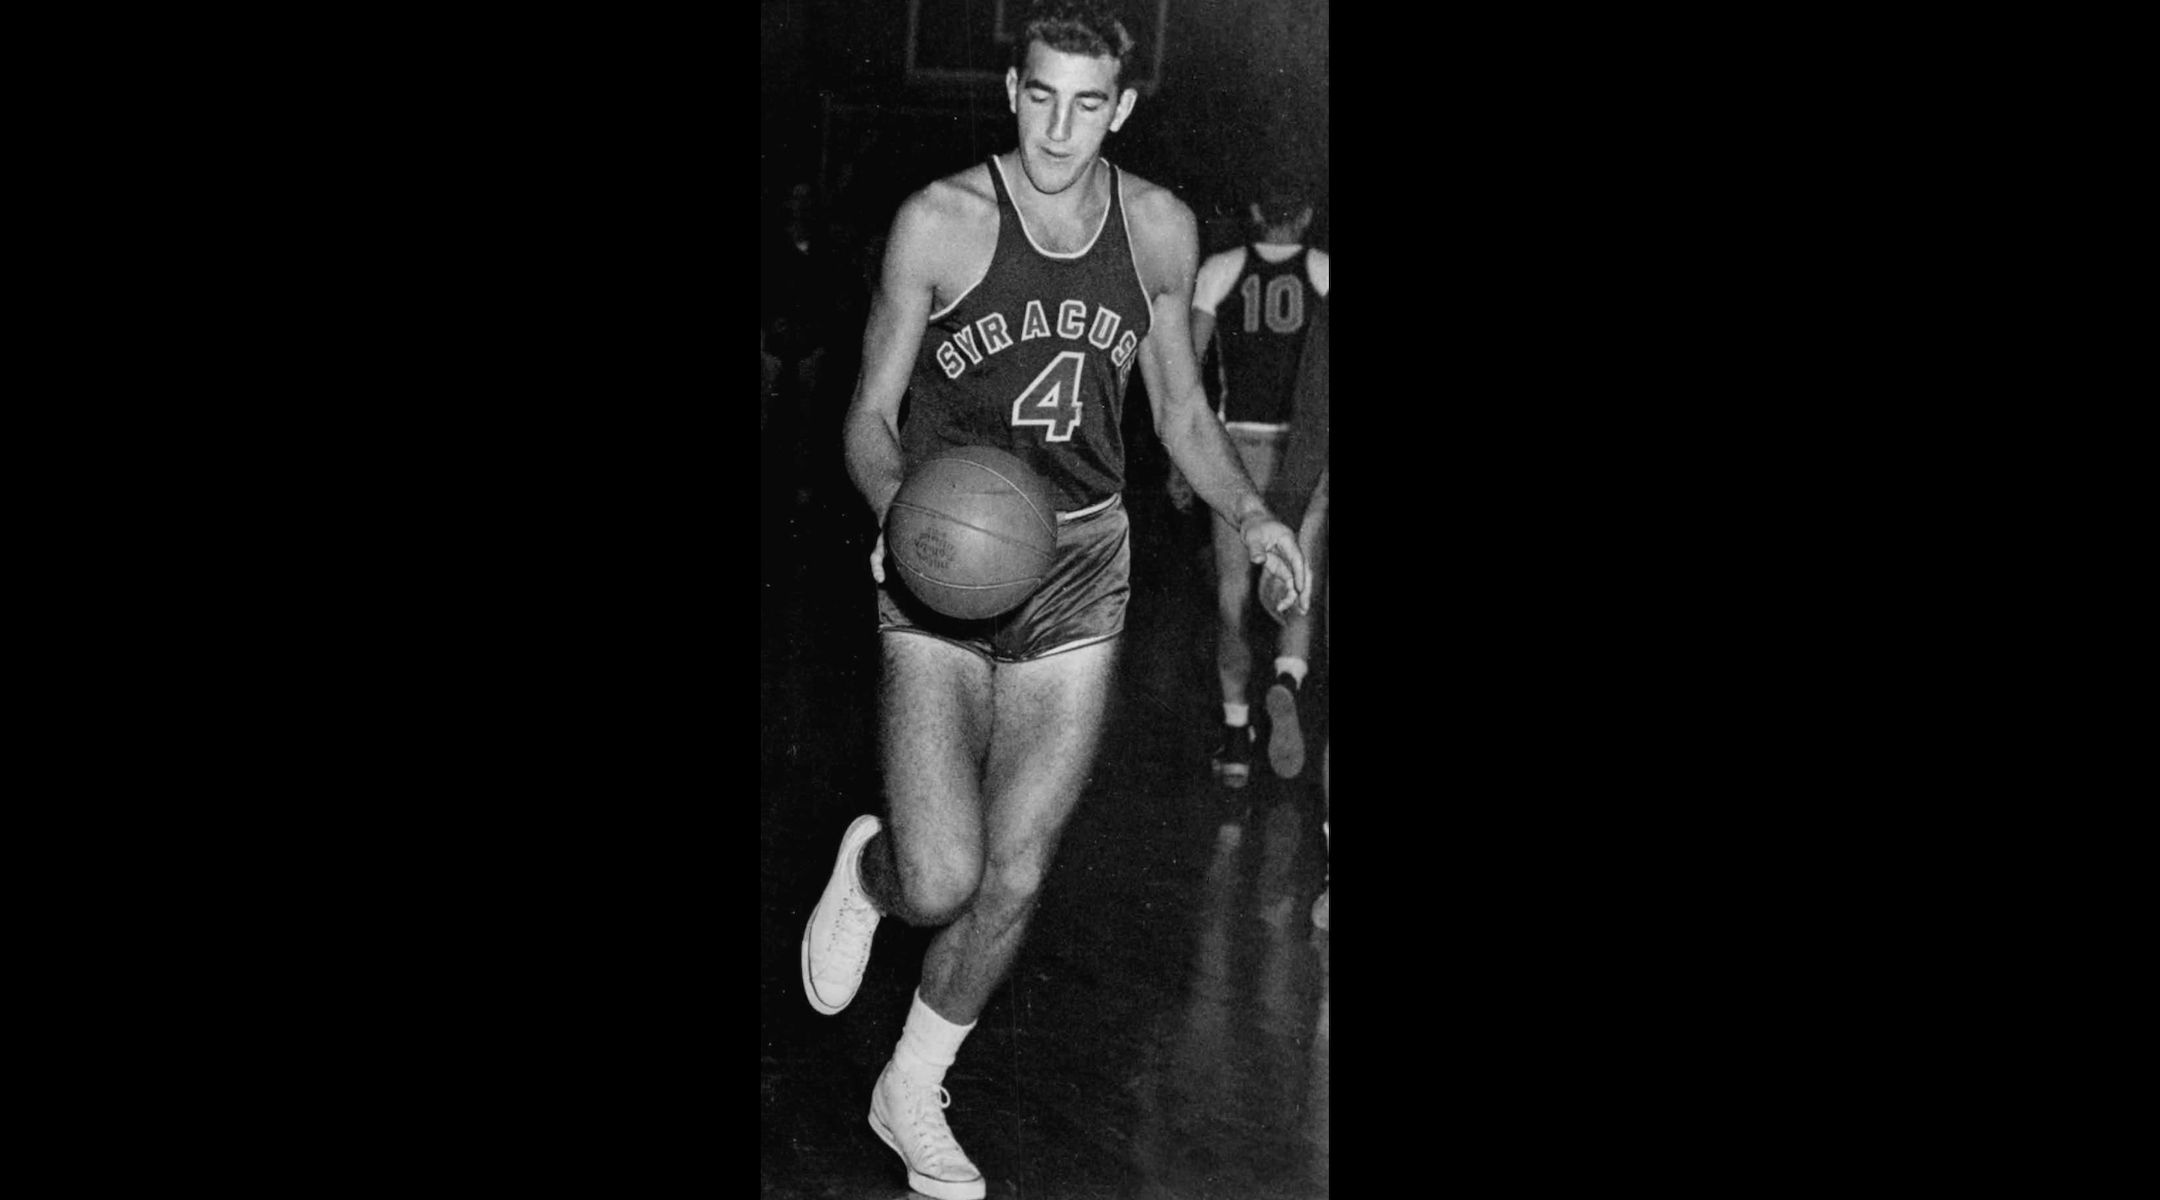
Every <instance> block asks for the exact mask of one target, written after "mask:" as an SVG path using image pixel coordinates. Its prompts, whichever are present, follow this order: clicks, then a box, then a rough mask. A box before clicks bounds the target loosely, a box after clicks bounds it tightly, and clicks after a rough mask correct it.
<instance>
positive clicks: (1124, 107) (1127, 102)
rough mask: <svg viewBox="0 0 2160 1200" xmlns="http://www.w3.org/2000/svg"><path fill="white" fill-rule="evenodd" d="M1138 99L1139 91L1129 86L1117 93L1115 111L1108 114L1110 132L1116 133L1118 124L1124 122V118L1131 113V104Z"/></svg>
mask: <svg viewBox="0 0 2160 1200" xmlns="http://www.w3.org/2000/svg"><path fill="white" fill-rule="evenodd" d="M1139 99H1140V93H1138V92H1136V91H1134V90H1133V89H1131V88H1126V89H1125V90H1124V91H1122V92H1119V93H1118V98H1117V111H1116V112H1114V113H1112V114H1110V132H1112V133H1116V132H1117V129H1118V126H1120V125H1123V124H1124V123H1125V118H1127V117H1129V116H1131V115H1132V106H1133V105H1134V104H1135V103H1137V102H1138V101H1139Z"/></svg>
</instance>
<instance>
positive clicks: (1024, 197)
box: [1001, 150, 1110, 223]
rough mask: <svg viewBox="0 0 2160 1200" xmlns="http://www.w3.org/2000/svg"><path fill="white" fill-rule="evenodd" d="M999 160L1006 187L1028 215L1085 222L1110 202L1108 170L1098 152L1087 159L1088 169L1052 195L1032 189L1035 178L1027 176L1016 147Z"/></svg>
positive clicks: (1098, 214) (1099, 212)
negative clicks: (1074, 180) (1003, 169)
mask: <svg viewBox="0 0 2160 1200" xmlns="http://www.w3.org/2000/svg"><path fill="white" fill-rule="evenodd" d="M1001 162H1002V164H1003V165H1004V167H1005V168H1006V170H1005V180H1006V188H1007V190H1009V191H1010V192H1011V193H1012V198H1013V203H1015V204H1017V205H1019V206H1020V207H1021V209H1022V210H1023V211H1024V212H1026V213H1027V214H1028V215H1029V216H1031V217H1032V216H1037V215H1040V216H1042V217H1044V218H1046V219H1048V220H1054V221H1060V222H1083V223H1084V222H1086V221H1088V220H1089V219H1091V218H1094V217H1097V216H1100V215H1101V213H1102V206H1103V205H1105V204H1108V203H1109V202H1110V172H1109V170H1108V168H1106V167H1104V166H1103V160H1102V156H1101V155H1097V156H1095V158H1094V159H1092V160H1090V161H1089V163H1088V165H1087V172H1086V173H1085V174H1084V175H1082V176H1081V177H1080V179H1079V180H1078V181H1077V182H1075V183H1074V184H1073V185H1072V186H1071V187H1069V188H1066V189H1065V190H1064V191H1062V192H1058V193H1056V194H1054V195H1053V194H1050V193H1047V192H1040V191H1037V190H1036V189H1035V181H1034V180H1032V179H1029V178H1028V173H1027V168H1026V165H1025V164H1023V163H1022V162H1021V161H1020V152H1019V151H1018V150H1014V151H1012V152H1011V153H1009V154H1007V155H1005V157H1004V158H1003V159H1002V160H1001Z"/></svg>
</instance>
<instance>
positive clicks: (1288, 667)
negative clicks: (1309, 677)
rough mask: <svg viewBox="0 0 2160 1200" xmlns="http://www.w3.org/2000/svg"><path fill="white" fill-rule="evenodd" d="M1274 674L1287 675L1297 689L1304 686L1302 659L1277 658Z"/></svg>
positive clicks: (1303, 661)
mask: <svg viewBox="0 0 2160 1200" xmlns="http://www.w3.org/2000/svg"><path fill="white" fill-rule="evenodd" d="M1275 673H1276V674H1277V675H1288V676H1289V677H1290V678H1291V679H1292V680H1293V681H1294V682H1296V684H1297V685H1298V686H1299V687H1304V686H1305V660H1304V659H1302V658H1278V659H1276V660H1275Z"/></svg>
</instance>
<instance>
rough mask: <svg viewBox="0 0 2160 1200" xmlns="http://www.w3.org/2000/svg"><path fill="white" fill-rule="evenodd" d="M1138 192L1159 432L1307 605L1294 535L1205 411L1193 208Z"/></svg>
mask: <svg viewBox="0 0 2160 1200" xmlns="http://www.w3.org/2000/svg"><path fill="white" fill-rule="evenodd" d="M1135 199H1136V201H1138V202H1137V203H1135V205H1134V206H1133V207H1134V216H1135V217H1136V218H1137V219H1136V220H1135V221H1134V222H1133V241H1134V249H1135V251H1136V252H1137V256H1138V258H1139V265H1140V273H1141V282H1142V284H1143V286H1145V287H1146V288H1147V289H1148V310H1149V311H1148V315H1149V319H1150V326H1149V330H1148V338H1147V341H1146V342H1145V343H1144V344H1143V345H1142V346H1141V347H1140V377H1141V378H1142V379H1144V380H1146V381H1147V389H1148V402H1149V404H1150V405H1151V406H1152V407H1153V409H1154V414H1155V430H1156V433H1157V434H1158V435H1159V436H1160V437H1161V438H1162V443H1163V448H1164V449H1165V450H1168V451H1169V452H1170V461H1171V462H1172V463H1174V464H1175V465H1176V466H1177V468H1178V469H1179V470H1181V471H1183V472H1184V473H1185V478H1186V479H1187V480H1189V481H1191V483H1192V486H1193V490H1194V491H1196V492H1198V493H1199V494H1200V498H1201V499H1202V500H1205V501H1207V504H1208V507H1210V508H1212V509H1214V510H1215V511H1216V512H1218V513H1221V514H1222V516H1223V518H1224V519H1225V520H1228V521H1229V522H1231V523H1232V524H1233V525H1235V526H1237V529H1238V533H1239V534H1240V535H1241V536H1242V537H1243V538H1244V540H1245V549H1246V551H1247V553H1248V554H1249V555H1250V556H1251V557H1252V560H1253V561H1254V562H1256V563H1263V564H1265V566H1266V569H1267V570H1268V571H1269V572H1270V573H1272V574H1275V575H1277V576H1279V577H1280V578H1281V579H1282V581H1283V582H1284V583H1287V584H1289V585H1290V590H1291V592H1292V593H1293V594H1294V596H1295V599H1296V602H1297V603H1298V604H1299V605H1300V606H1302V607H1309V606H1310V604H1311V601H1312V597H1311V587H1310V580H1309V579H1308V577H1307V574H1306V570H1305V556H1304V555H1303V554H1301V553H1299V552H1298V547H1297V535H1295V534H1293V533H1292V532H1291V531H1290V527H1289V526H1287V525H1284V524H1283V523H1282V522H1281V521H1278V520H1276V519H1275V516H1274V514H1273V513H1270V512H1269V511H1268V508H1267V504H1266V503H1265V502H1264V501H1262V500H1261V498H1260V493H1259V491H1258V490H1257V489H1255V488H1254V487H1253V485H1252V480H1251V478H1249V477H1248V476H1247V475H1246V474H1245V467H1244V464H1242V463H1240V462H1239V461H1238V457H1237V450H1236V448H1235V447H1233V446H1232V445H1231V444H1230V435H1229V434H1228V433H1225V432H1224V431H1223V427H1222V422H1221V421H1219V420H1217V419H1216V417H1215V414H1214V413H1212V412H1210V411H1208V406H1207V394H1206V392H1205V391H1204V390H1202V388H1201V386H1200V362H1199V358H1198V356H1196V355H1195V354H1194V353H1193V346H1194V341H1193V328H1192V302H1193V279H1194V276H1195V274H1196V271H1197V267H1198V262H1199V253H1200V237H1199V232H1198V230H1197V229H1196V228H1195V225H1194V222H1193V215H1192V210H1191V209H1189V208H1187V207H1185V205H1184V204H1183V203H1181V202H1180V201H1179V200H1178V199H1177V198H1176V197H1175V196H1172V195H1170V193H1168V192H1166V191H1163V190H1161V189H1150V190H1149V191H1148V192H1147V193H1145V194H1144V195H1143V196H1140V197H1135Z"/></svg>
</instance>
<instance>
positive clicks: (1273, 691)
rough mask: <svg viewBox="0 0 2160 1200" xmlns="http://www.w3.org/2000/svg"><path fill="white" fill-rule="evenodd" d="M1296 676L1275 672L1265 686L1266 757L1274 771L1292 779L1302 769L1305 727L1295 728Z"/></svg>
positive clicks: (1303, 764)
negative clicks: (1267, 685)
mask: <svg viewBox="0 0 2160 1200" xmlns="http://www.w3.org/2000/svg"><path fill="white" fill-rule="evenodd" d="M1297 686H1298V685H1297V680H1295V679H1292V678H1290V676H1289V675H1287V674H1285V675H1277V676H1276V677H1275V686H1273V687H1271V688H1269V689H1268V690H1267V715H1268V724H1269V726H1270V728H1269V730H1268V741H1267V760H1268V765H1269V766H1271V767H1273V768H1275V774H1276V775H1278V776H1280V777H1282V778H1284V779H1296V778H1297V777H1298V773H1299V772H1300V771H1303V770H1304V769H1305V731H1304V730H1302V729H1300V728H1298V712H1297Z"/></svg>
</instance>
